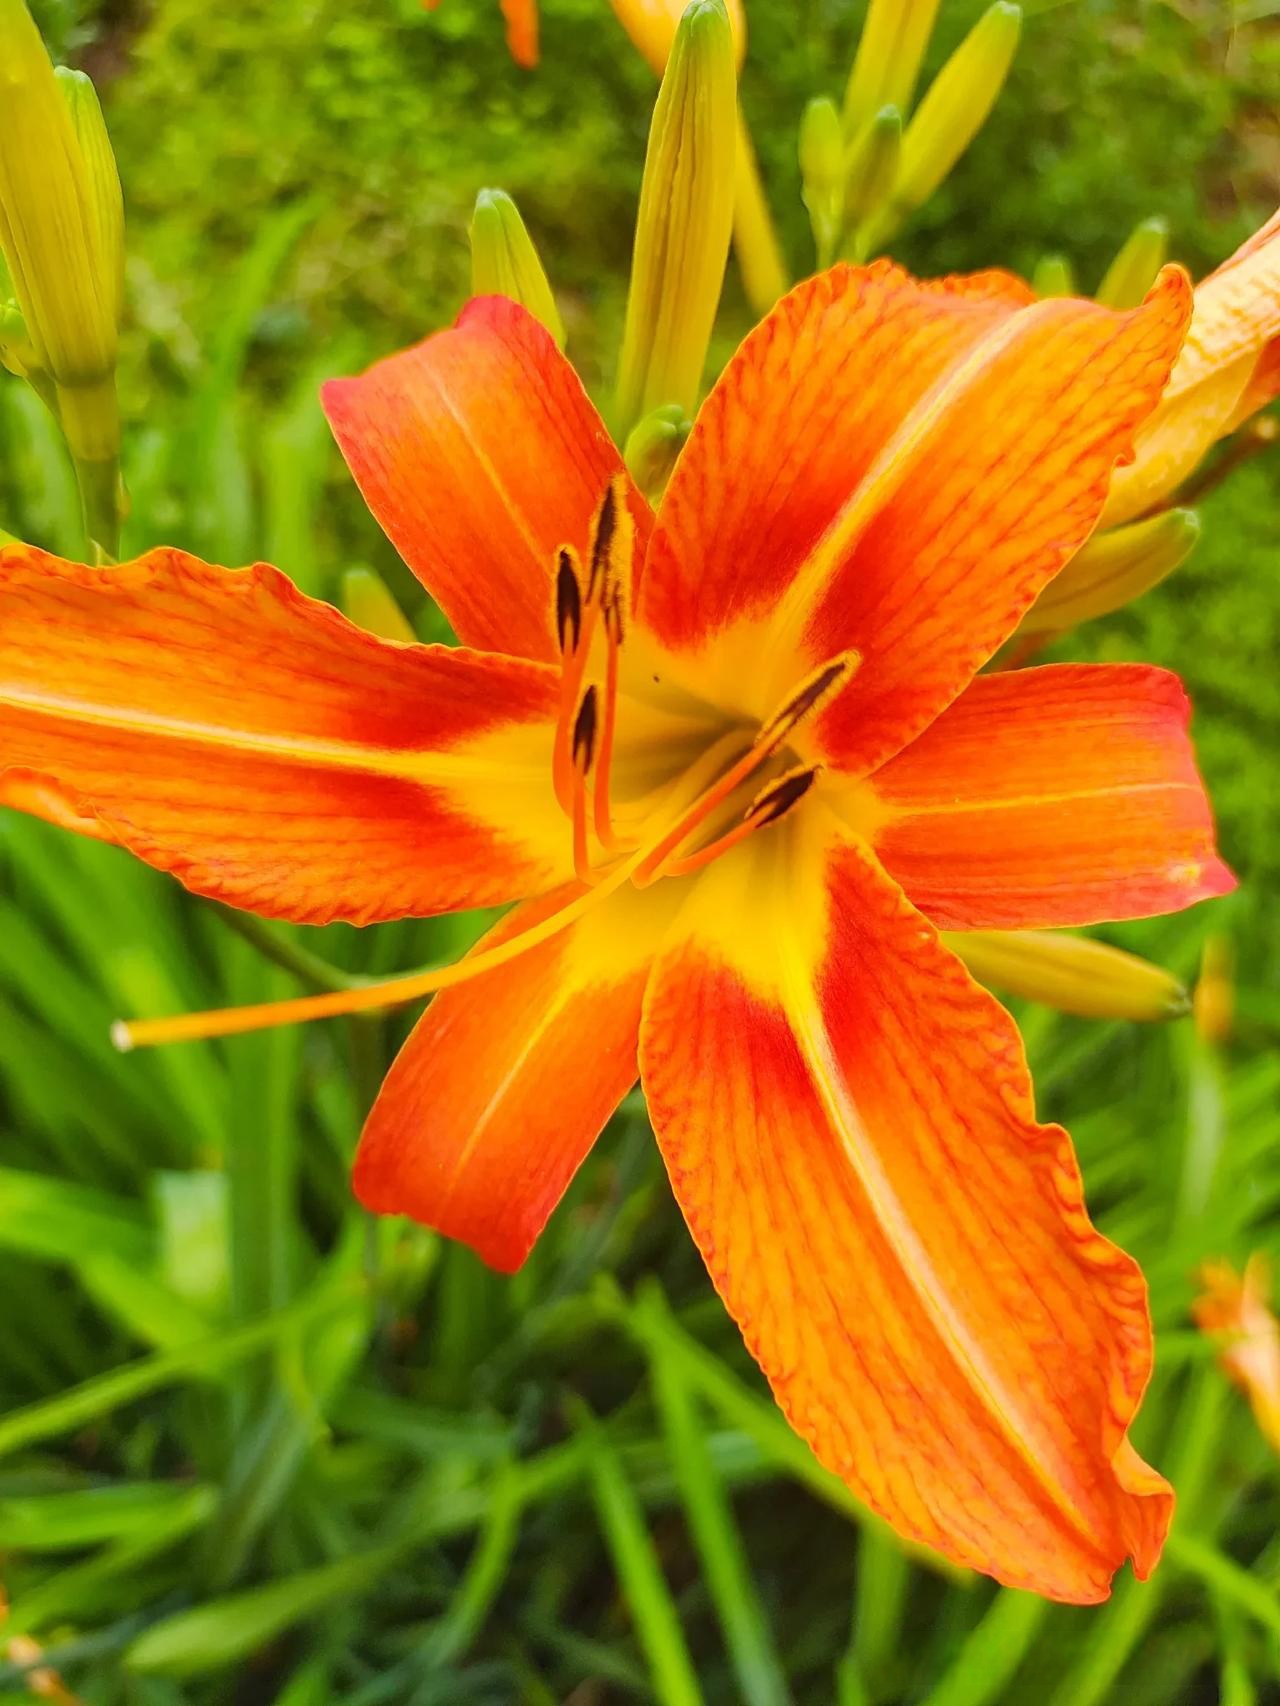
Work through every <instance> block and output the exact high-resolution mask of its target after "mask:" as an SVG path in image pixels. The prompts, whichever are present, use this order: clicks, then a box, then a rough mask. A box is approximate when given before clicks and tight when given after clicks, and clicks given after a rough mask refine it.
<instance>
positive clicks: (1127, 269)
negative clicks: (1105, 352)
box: [1098, 219, 1169, 308]
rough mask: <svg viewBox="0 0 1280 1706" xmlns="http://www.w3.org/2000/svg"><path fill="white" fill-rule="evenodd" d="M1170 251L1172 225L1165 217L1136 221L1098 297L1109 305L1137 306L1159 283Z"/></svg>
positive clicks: (1107, 274)
mask: <svg viewBox="0 0 1280 1706" xmlns="http://www.w3.org/2000/svg"><path fill="white" fill-rule="evenodd" d="M1168 253H1169V227H1168V226H1167V225H1166V224H1165V222H1164V220H1163V219H1144V220H1143V221H1142V223H1141V225H1136V226H1135V227H1134V229H1133V232H1132V234H1131V235H1130V237H1129V239H1128V241H1127V242H1126V243H1125V244H1124V246H1123V248H1122V249H1121V250H1120V253H1119V254H1118V255H1117V256H1116V258H1115V260H1114V261H1112V263H1111V265H1110V266H1109V267H1108V268H1107V270H1106V274H1105V275H1104V277H1103V280H1102V283H1101V284H1100V285H1099V286H1098V301H1099V302H1101V303H1102V304H1103V305H1104V306H1105V307H1107V308H1136V307H1137V306H1138V304H1139V302H1141V301H1142V299H1143V297H1144V296H1145V295H1146V294H1147V292H1148V291H1149V290H1150V289H1151V286H1152V285H1153V284H1154V283H1155V277H1156V274H1157V273H1158V272H1159V271H1160V268H1161V267H1162V266H1163V265H1164V263H1165V257H1166V255H1167V254H1168Z"/></svg>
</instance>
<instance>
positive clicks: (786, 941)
mask: <svg viewBox="0 0 1280 1706" xmlns="http://www.w3.org/2000/svg"><path fill="white" fill-rule="evenodd" d="M775 947H776V953H777V966H778V994H779V996H780V998H781V1001H782V1006H783V1010H784V1012H785V1013H786V1016H787V1020H788V1022H789V1024H790V1026H791V1029H792V1033H793V1035H794V1036H795V1039H796V1044H797V1046H798V1048H799V1049H800V1052H801V1055H802V1058H803V1060H804V1063H805V1067H806V1069H807V1071H808V1073H809V1077H810V1080H811V1082H812V1084H813V1087H814V1091H815V1093H816V1095H817V1097H818V1100H819V1102H820V1104H821V1106H822V1108H823V1111H824V1112H825V1114H826V1116H827V1118H828V1120H829V1121H830V1123H831V1128H832V1131H833V1133H834V1134H835V1135H836V1137H837V1138H838V1139H839V1142H840V1145H841V1148H842V1150H843V1153H844V1155H845V1158H846V1159H847V1161H848V1163H849V1166H850V1167H851V1168H852V1170H853V1173H854V1175H855V1177H856V1178H857V1180H858V1183H859V1185H860V1186H861V1188H862V1190H863V1192H864V1193H865V1195H866V1198H867V1202H868V1205H869V1206H870V1208H871V1211H872V1213H873V1215H874V1216H875V1220H876V1224H877V1226H878V1227H879V1229H880V1231H881V1233H882V1235H883V1236H884V1238H885V1240H886V1242H887V1243H888V1245H889V1247H890V1249H891V1250H892V1251H893V1253H894V1256H895V1257H896V1259H897V1263H898V1266H899V1269H900V1271H901V1273H902V1275H903V1278H904V1279H905V1280H906V1282H907V1284H908V1285H909V1286H910V1288H911V1290H912V1292H913V1293H914V1295H915V1296H916V1297H917V1298H918V1300H919V1302H920V1304H921V1305H922V1307H923V1309H924V1312H925V1314H926V1316H927V1317H928V1319H929V1321H930V1322H931V1324H932V1325H933V1327H934V1329H935V1331H936V1332H937V1334H938V1337H939V1338H940V1340H941V1341H942V1343H943V1345H944V1346H945V1347H946V1349H947V1350H948V1352H949V1353H950V1355H951V1357H952V1359H953V1361H954V1362H955V1364H956V1366H957V1368H958V1369H959V1370H960V1372H961V1374H962V1375H963V1377H964V1379H965V1380H966V1382H967V1383H968V1384H969V1385H970V1387H971V1388H972V1389H973V1390H974V1391H975V1392H976V1393H977V1394H978V1395H979V1397H980V1399H981V1400H982V1403H983V1409H984V1413H985V1414H987V1415H989V1416H990V1417H991V1418H992V1419H993V1421H994V1422H995V1423H996V1425H997V1426H998V1428H999V1430H1000V1432H1001V1433H1002V1434H1003V1435H1004V1436H1005V1438H1006V1439H1007V1440H1008V1441H1009V1443H1010V1444H1011V1445H1012V1446H1013V1448H1014V1451H1015V1453H1016V1455H1017V1456H1018V1457H1019V1458H1020V1459H1021V1460H1022V1461H1023V1462H1024V1463H1025V1464H1026V1465H1027V1466H1028V1468H1029V1469H1030V1470H1031V1472H1032V1475H1033V1477H1034V1480H1035V1484H1036V1485H1037V1486H1038V1487H1039V1488H1041V1489H1042V1491H1043V1492H1044V1494H1045V1495H1046V1497H1047V1498H1048V1500H1049V1501H1050V1502H1051V1504H1052V1505H1053V1507H1054V1509H1055V1510H1057V1511H1058V1512H1059V1513H1060V1514H1061V1515H1062V1517H1063V1518H1064V1520H1065V1521H1066V1523H1067V1525H1068V1526H1069V1527H1070V1528H1071V1530H1072V1531H1073V1532H1074V1533H1076V1534H1077V1535H1079V1536H1080V1537H1081V1538H1082V1539H1083V1540H1084V1541H1085V1542H1086V1543H1087V1544H1088V1545H1089V1546H1090V1547H1092V1548H1094V1549H1095V1550H1097V1551H1098V1552H1100V1553H1102V1552H1105V1551H1106V1544H1105V1540H1104V1538H1103V1537H1102V1536H1101V1535H1099V1534H1098V1532H1097V1531H1096V1529H1095V1528H1093V1527H1092V1526H1091V1525H1090V1523H1089V1521H1088V1519H1087V1518H1086V1517H1085V1515H1084V1514H1083V1513H1082V1512H1081V1510H1080V1508H1079V1506H1078V1504H1077V1502H1076V1501H1075V1500H1074V1499H1073V1498H1072V1496H1071V1493H1070V1491H1069V1490H1068V1488H1067V1486H1066V1485H1065V1483H1064V1480H1063V1478H1062V1476H1061V1474H1060V1473H1059V1472H1058V1471H1057V1469H1056V1468H1055V1467H1054V1466H1052V1465H1051V1464H1049V1463H1047V1462H1046V1461H1045V1458H1044V1457H1043V1455H1037V1454H1036V1453H1035V1452H1034V1451H1033V1450H1032V1449H1031V1447H1030V1445H1029V1443H1028V1442H1029V1441H1030V1440H1032V1439H1035V1438H1036V1437H1037V1429H1036V1428H1035V1426H1034V1423H1033V1420H1032V1419H1031V1418H1028V1417H1026V1416H1025V1415H1024V1414H1023V1412H1022V1407H1021V1404H1020V1402H1019V1396H1018V1394H1017V1393H1016V1392H1012V1391H1010V1390H1009V1388H1008V1386H1007V1385H1006V1383H1005V1382H1004V1381H1003V1380H1002V1379H1001V1377H1000V1375H999V1374H998V1373H997V1371H996V1369H995V1368H994V1367H993V1366H992V1364H991V1361H990V1359H989V1358H988V1357H987V1355H986V1353H985V1352H984V1350H983V1348H982V1345H981V1344H980V1343H979V1342H978V1341H977V1339H975V1337H974V1335H973V1332H972V1330H971V1328H970V1327H969V1325H968V1323H967V1322H966V1321H965V1319H964V1317H963V1315H962V1314H961V1313H960V1311H959V1310H958V1309H957V1308H956V1306H955V1305H954V1304H953V1303H952V1301H951V1300H950V1298H949V1297H948V1295H947V1290H946V1287H945V1285H944V1284H943V1282H942V1280H941V1279H940V1277H939V1276H938V1274H937V1272H936V1270H935V1268H934V1265H933V1263H932V1261H931V1260H930V1257H929V1252H928V1250H927V1248H926V1247H925V1245H924V1242H923V1241H922V1239H921V1238H920V1236H919V1234H918V1232H917V1231H916V1229H915V1227H914V1226H913V1225H912V1223H911V1220H910V1217H909V1216H908V1214H907V1213H906V1211H905V1209H904V1208H903V1206H902V1203H901V1202H900V1200H899V1198H898V1195H897V1192H896V1191H895V1190H894V1187H893V1183H892V1181H891V1180H890V1178H889V1177H888V1174H887V1173H886V1171H885V1169H884V1166H883V1164H882V1163H881V1160H880V1157H879V1155H878V1153H877V1151H876V1147H875V1142H874V1140H873V1139H872V1137H871V1136H870V1134H869V1133H868V1132H867V1130H866V1128H865V1126H864V1125H863V1123H862V1120H861V1118H860V1116H859V1114H858V1110H857V1106H856V1103H855V1101H854V1098H853V1096H852V1094H851V1093H850V1090H849V1086H848V1084H847V1082H846V1080H845V1077H844V1073H843V1072H842V1070H841V1068H840V1064H839V1061H838V1060H837V1058H836V1055H835V1050H834V1047H833V1045H832V1042H831V1037H830V1035H829V1033H828V1031H827V1027H826V1022H825V1020H824V1019H823V1017H822V1013H821V1011H820V1009H819V1007H818V1004H817V998H816V996H815V993H814V984H813V969H812V967H811V966H810V965H809V964H808V963H807V961H806V959H805V956H804V954H803V952H802V951H801V949H800V947H799V945H798V943H797V939H796V937H795V935H794V933H793V932H791V931H789V930H788V929H786V928H783V929H780V930H779V931H778V932H777V936H776V941H775Z"/></svg>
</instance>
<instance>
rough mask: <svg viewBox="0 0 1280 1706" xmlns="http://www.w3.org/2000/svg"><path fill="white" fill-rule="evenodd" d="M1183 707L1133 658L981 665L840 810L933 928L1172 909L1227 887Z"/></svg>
mask: <svg viewBox="0 0 1280 1706" xmlns="http://www.w3.org/2000/svg"><path fill="white" fill-rule="evenodd" d="M1188 714H1189V708H1188V704H1187V696H1186V694H1185V693H1184V692H1183V690H1182V686H1181V684H1180V683H1179V681H1178V679H1177V677H1176V676H1174V675H1170V674H1168V673H1167V672H1166V671H1165V670H1161V669H1151V668H1148V667H1146V666H1145V665H1142V664H1131V665H1130V664H1062V665H1054V666H1052V667H1049V668H1045V669H1027V670H1015V671H1010V672H1007V673H1004V674H998V675H980V676H978V677H977V678H976V680H974V681H973V682H972V683H971V684H970V685H969V686H968V687H967V688H966V689H965V691H964V692H963V693H962V694H961V695H960V697H959V698H958V699H957V700H956V701H955V703H954V704H953V705H951V706H950V708H949V709H948V710H946V711H944V712H943V713H942V715H941V716H940V717H939V718H938V719H937V721H936V722H935V723H933V724H931V726H930V727H929V728H927V729H926V730H925V732H924V734H922V735H921V736H920V738H919V740H917V741H915V742H913V743H912V745H911V746H909V747H907V748H906V749H905V750H904V751H903V752H900V753H899V754H898V756H897V757H896V758H893V759H891V760H890V761H889V763H888V764H886V765H885V766H884V767H883V769H881V770H878V771H877V772H876V773H875V775H874V776H872V777H870V778H869V779H868V780H867V781H866V782H865V783H862V784H858V785H857V786H856V787H855V788H854V789H853V790H852V791H851V794H850V805H849V821H850V822H851V823H855V824H859V823H860V824H862V825H864V826H865V827H866V828H867V830H868V832H869V835H870V839H871V841H872V844H873V846H874V848H875V851H876V854H877V856H878V857H879V858H880V859H881V860H882V861H883V863H884V865H885V868H886V869H887V870H888V872H889V874H890V875H891V876H892V877H894V878H896V880H897V881H898V882H900V883H901V884H902V886H903V888H904V889H905V890H906V892H907V894H908V895H909V896H910V897H911V899H912V900H913V901H914V902H915V904H916V905H917V906H918V907H919V908H920V910H921V911H922V912H924V913H926V914H927V916H928V917H929V918H930V919H932V921H933V922H934V923H935V924H937V925H938V926H939V927H940V928H941V929H946V930H996V929H1010V930H1024V929H1036V928H1043V927H1046V926H1050V925H1056V924H1096V923H1099V922H1101V921H1103V920H1104V919H1117V918H1147V917H1151V916H1153V915H1155V914H1157V913H1162V912H1177V911H1179V910H1181V908H1183V907H1185V906H1190V905H1192V903H1193V902H1195V901H1197V900H1204V899H1206V898H1207V897H1208V896H1210V895H1217V894H1225V893H1227V892H1228V891H1229V890H1230V889H1232V888H1234V887H1235V881H1234V878H1233V877H1232V876H1231V873H1230V872H1229V871H1228V870H1227V868H1226V866H1225V865H1223V863H1222V861H1221V860H1220V859H1219V858H1218V857H1217V854H1216V853H1215V851H1214V838H1213V817H1212V814H1211V811H1210V807H1209V801H1208V798H1207V796H1206V794H1205V791H1204V785H1203V783H1202V782H1201V780H1200V777H1199V775H1198V774H1197V771H1196V766H1195V760H1194V758H1193V756H1192V752H1191V745H1190V742H1189V741H1188V739H1187V718H1188Z"/></svg>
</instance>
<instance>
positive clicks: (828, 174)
mask: <svg viewBox="0 0 1280 1706" xmlns="http://www.w3.org/2000/svg"><path fill="white" fill-rule="evenodd" d="M800 183H801V193H802V195H803V196H804V204H805V206H806V207H807V208H808V209H809V221H810V224H811V225H812V226H813V241H814V245H815V247H816V248H817V251H818V265H819V266H820V267H825V266H829V265H830V263H831V261H832V260H833V259H834V258H835V252H836V244H837V243H838V242H839V241H840V229H841V225H842V223H843V221H844V183H845V159H844V130H843V128H842V126H841V123H840V114H839V113H838V112H837V111H836V104H835V102H834V101H830V100H828V99H827V97H826V96H825V95H815V96H814V98H813V99H812V100H811V101H810V102H809V104H808V106H807V107H806V108H805V109H804V116H803V118H802V119H801V120H800Z"/></svg>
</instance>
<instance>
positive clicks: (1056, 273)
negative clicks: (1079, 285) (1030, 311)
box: [1031, 255, 1077, 297]
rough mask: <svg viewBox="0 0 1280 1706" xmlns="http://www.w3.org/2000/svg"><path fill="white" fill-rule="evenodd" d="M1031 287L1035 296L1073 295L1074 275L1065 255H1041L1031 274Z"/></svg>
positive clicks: (1074, 290)
mask: <svg viewBox="0 0 1280 1706" xmlns="http://www.w3.org/2000/svg"><path fill="white" fill-rule="evenodd" d="M1031 288H1032V290H1034V291H1035V293H1036V295H1037V296H1041V297H1044V296H1075V295H1076V294H1077V292H1076V275H1075V270H1074V268H1073V267H1072V265H1071V262H1070V261H1069V260H1068V259H1067V257H1066V256H1065V255H1041V257H1040V259H1039V260H1038V261H1037V262H1036V270H1035V271H1034V272H1033V273H1032V275H1031Z"/></svg>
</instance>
